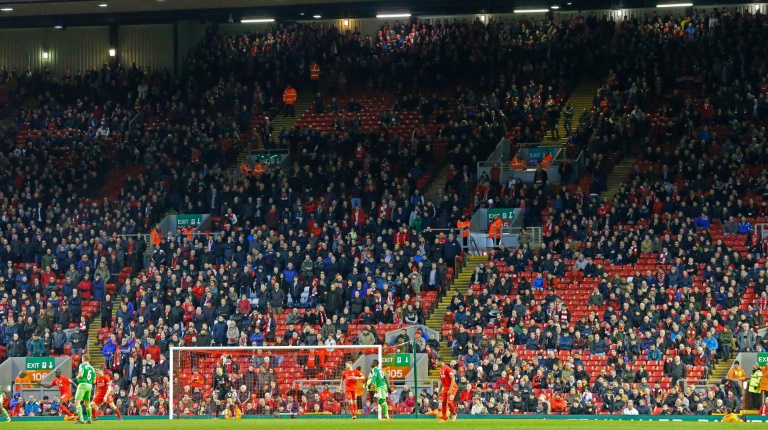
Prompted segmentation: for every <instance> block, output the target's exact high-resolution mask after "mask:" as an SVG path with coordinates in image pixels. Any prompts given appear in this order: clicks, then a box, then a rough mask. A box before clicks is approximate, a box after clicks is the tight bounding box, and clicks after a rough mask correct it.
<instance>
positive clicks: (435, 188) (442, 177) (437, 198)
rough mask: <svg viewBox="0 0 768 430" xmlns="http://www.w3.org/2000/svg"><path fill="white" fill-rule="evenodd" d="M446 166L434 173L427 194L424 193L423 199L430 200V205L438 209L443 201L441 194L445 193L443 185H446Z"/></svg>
mask: <svg viewBox="0 0 768 430" xmlns="http://www.w3.org/2000/svg"><path fill="white" fill-rule="evenodd" d="M447 174H448V165H444V166H443V167H441V168H440V169H438V170H437V172H435V175H434V176H433V179H432V183H431V184H430V186H429V188H428V189H427V192H426V193H424V198H426V199H427V200H431V201H432V204H433V205H435V206H437V207H439V206H440V203H441V202H442V201H443V193H444V192H445V184H446V183H448V179H447Z"/></svg>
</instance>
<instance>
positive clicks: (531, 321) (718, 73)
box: [443, 10, 768, 415]
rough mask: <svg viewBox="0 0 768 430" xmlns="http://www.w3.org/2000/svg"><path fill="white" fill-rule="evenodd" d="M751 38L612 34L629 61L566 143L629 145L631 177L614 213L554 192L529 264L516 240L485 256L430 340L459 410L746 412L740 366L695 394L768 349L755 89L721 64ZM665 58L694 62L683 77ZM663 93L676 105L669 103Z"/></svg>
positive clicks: (594, 151)
mask: <svg viewBox="0 0 768 430" xmlns="http://www.w3.org/2000/svg"><path fill="white" fill-rule="evenodd" d="M764 21H765V17H764V16H763V15H760V14H755V15H752V14H745V15H741V14H731V13H729V12H728V11H726V10H722V11H720V10H712V11H710V12H709V13H706V12H703V11H699V12H697V13H695V14H694V16H691V17H686V18H684V19H683V18H682V17H681V18H677V19H669V17H666V18H664V19H663V20H662V19H659V17H653V18H649V17H646V18H645V19H631V18H628V19H625V20H624V21H623V22H622V23H621V24H620V28H621V30H620V33H619V34H618V35H617V38H616V40H614V43H616V45H617V46H620V47H621V49H622V53H623V54H626V60H625V61H619V62H616V64H617V68H616V69H614V70H612V71H611V72H609V76H608V79H607V80H606V82H605V84H604V85H603V86H602V88H601V89H600V92H599V93H598V94H597V96H596V98H595V103H594V104H595V107H596V109H595V111H594V112H592V113H586V114H585V115H583V116H582V118H581V119H580V121H579V122H580V127H579V131H578V132H577V136H586V137H588V139H587V142H586V149H587V151H588V153H590V154H591V155H592V156H593V157H594V156H597V157H599V156H600V155H601V154H602V153H603V152H605V151H615V152H618V151H622V150H626V148H627V146H628V145H632V144H634V145H635V146H636V148H637V150H639V151H640V152H641V155H640V157H639V161H638V163H637V164H636V166H635V168H634V171H633V172H632V173H631V175H630V176H629V177H628V178H627V182H626V184H625V185H624V186H623V187H622V188H621V189H620V191H619V193H618V194H617V196H616V198H615V199H614V200H613V201H611V200H610V199H603V200H602V201H597V200H595V199H590V198H589V197H588V196H586V195H585V192H584V191H585V190H583V189H576V190H574V189H573V187H574V186H573V185H571V186H565V187H563V188H562V189H561V191H560V192H555V194H554V195H552V196H550V201H551V206H550V207H549V208H550V211H548V212H546V213H545V214H544V215H543V216H542V218H543V219H544V227H543V236H544V244H542V245H541V247H540V248H539V249H533V248H530V247H529V243H530V241H529V239H530V237H529V236H523V237H524V238H525V239H524V241H523V242H521V245H522V249H519V250H508V249H506V247H500V248H499V249H496V250H494V251H492V252H491V254H490V256H489V262H488V263H487V265H486V266H485V267H483V268H478V270H477V272H476V273H475V274H473V281H472V282H473V286H472V291H471V292H469V293H467V295H466V296H464V295H461V294H457V295H454V297H453V299H452V301H451V304H450V305H449V311H450V312H449V314H448V315H447V316H446V320H445V321H444V323H445V324H444V326H443V327H444V330H443V332H444V334H448V335H450V337H451V338H452V341H451V342H452V343H451V345H452V347H453V349H454V351H455V352H456V353H457V354H459V356H460V359H459V361H458V363H457V364H456V365H457V366H458V368H459V369H460V371H459V373H460V374H462V375H463V376H462V377H461V381H462V383H461V384H460V393H459V398H460V400H461V402H460V403H459V404H458V407H463V408H465V410H469V411H470V413H486V411H487V413H494V412H493V410H494V409H498V410H499V411H500V412H497V413H508V412H510V409H511V410H512V411H515V412H527V413H578V414H582V413H586V414H595V413H597V414H601V413H602V414H605V413H608V414H611V413H612V414H637V413H639V414H648V413H653V414H664V415H690V414H698V415H707V414H712V413H725V412H726V408H729V409H731V410H732V411H740V410H741V409H742V408H744V397H743V395H744V394H745V391H746V390H744V388H743V387H742V383H743V382H744V377H743V375H744V371H743V370H741V369H740V368H738V362H737V363H736V364H737V365H736V366H735V367H734V369H732V372H729V374H728V378H727V379H726V380H724V381H723V383H722V384H718V385H716V386H712V387H711V390H707V391H706V392H699V391H696V390H695V389H694V387H693V385H704V384H706V382H705V381H706V379H707V377H708V375H709V372H710V370H711V368H712V366H713V365H714V364H715V363H716V362H717V361H718V360H730V359H731V357H732V354H733V353H735V352H756V351H758V352H760V351H765V347H766V346H767V345H768V336H760V335H759V334H758V330H760V329H762V328H764V327H765V326H766V322H765V321H766V319H765V318H766V316H768V295H767V294H766V281H765V270H766V266H765V264H766V260H765V258H764V253H765V251H764V249H765V248H764V246H765V245H764V243H765V242H764V241H763V240H762V239H761V236H760V233H759V232H757V231H755V225H756V224H760V223H764V222H765V219H766V218H764V210H763V208H764V205H765V204H764V203H762V190H763V188H764V186H763V182H764V181H765V173H764V166H763V165H762V158H761V153H762V147H761V146H760V145H761V144H762V140H763V139H764V137H763V127H764V125H763V124H762V121H764V118H765V115H764V114H765V112H764V108H763V104H764V101H765V95H764V94H762V87H761V85H763V86H765V85H764V83H765V76H764V73H763V70H762V62H761V61H760V60H759V58H760V53H761V52H760V49H755V50H754V51H753V50H752V49H751V48H749V49H745V50H743V51H739V54H738V56H737V57H738V61H741V64H740V65H737V66H734V65H733V58H731V57H730V54H729V53H728V51H727V50H723V44H724V43H726V41H730V42H735V41H738V43H739V44H743V45H745V46H750V47H752V46H763V45H762V44H761V43H762V39H764V37H765V36H764V35H763V34H762V33H760V32H750V31H749V28H750V27H752V26H755V27H759V26H762V25H763V23H764ZM657 24H658V25H657ZM694 52H696V53H697V54H696V55H692V53H694ZM672 58H676V59H678V58H690V59H691V60H692V61H691V62H682V63H677V64H678V66H679V65H682V64H686V67H685V68H681V67H677V66H675V65H674V63H675V61H671V60H670V59H672ZM662 65H664V66H665V67H661V66H662ZM666 88H674V91H672V92H671V95H670V96H663V95H664V94H665V93H664V90H665V89H666ZM758 92H760V93H758ZM648 101H656V102H657V103H656V104H655V105H648V103H647V102H648ZM646 112H648V114H646ZM612 115H616V116H619V118H618V121H614V120H612V118H611V116H612ZM622 116H623V117H624V119H622V118H621V117H622ZM607 123H610V124H611V126H612V127H618V129H616V130H611V129H610V128H609V129H607V130H606V125H607ZM622 126H623V130H622ZM601 131H602V133H601ZM615 131H618V132H619V133H617V135H612V133H614V132H615ZM617 138H618V139H617ZM592 159H593V160H594V159H595V158H592ZM595 180H597V177H595ZM520 187H523V186H520ZM521 194H522V195H523V196H526V195H527V194H524V193H521ZM493 197H497V198H498V197H501V196H495V195H494V196H493ZM502 198H503V197H502ZM497 201H498V200H497ZM514 206H518V207H519V206H521V205H514ZM532 212H533V213H534V214H538V213H540V212H541V211H540V210H538V209H536V210H534V211H532ZM527 220H528V218H527ZM473 328H475V330H472V329H473ZM500 346H501V347H500ZM505 346H507V347H505ZM734 370H735V371H734ZM739 372H740V373H741V375H742V376H741V377H739V376H738V375H739ZM681 381H690V382H688V383H681ZM462 385H463V387H465V388H464V389H463V390H462V388H461V387H462ZM763 386H764V385H763ZM510 387H512V389H511V390H510ZM500 390H501V391H500ZM756 390H757V392H758V393H759V392H760V391H761V388H759V387H758V388H756ZM465 391H466V394H465ZM750 392H754V391H752V390H751V389H750ZM510 405H511V406H510ZM760 405H761V403H757V404H755V405H753V407H754V408H755V409H757V408H759V407H760ZM575 411H578V412H575Z"/></svg>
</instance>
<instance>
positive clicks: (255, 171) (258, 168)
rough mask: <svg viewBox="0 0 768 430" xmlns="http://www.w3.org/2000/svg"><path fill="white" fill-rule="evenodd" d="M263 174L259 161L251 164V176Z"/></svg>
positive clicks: (262, 167)
mask: <svg viewBox="0 0 768 430" xmlns="http://www.w3.org/2000/svg"><path fill="white" fill-rule="evenodd" d="M263 174H264V165H263V164H261V163H259V164H257V165H255V166H253V176H261V175H263Z"/></svg>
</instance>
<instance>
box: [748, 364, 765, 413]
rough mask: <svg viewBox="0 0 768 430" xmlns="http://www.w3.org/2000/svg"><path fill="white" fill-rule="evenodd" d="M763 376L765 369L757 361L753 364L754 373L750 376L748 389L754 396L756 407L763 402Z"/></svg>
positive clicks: (754, 405)
mask: <svg viewBox="0 0 768 430" xmlns="http://www.w3.org/2000/svg"><path fill="white" fill-rule="evenodd" d="M762 377H763V371H762V370H761V369H760V365H759V364H757V363H755V364H753V365H752V375H751V376H750V377H749V386H748V387H747V391H749V393H750V394H751V396H750V397H752V407H753V408H754V407H756V406H758V405H760V403H762V395H761V394H760V380H761V379H762Z"/></svg>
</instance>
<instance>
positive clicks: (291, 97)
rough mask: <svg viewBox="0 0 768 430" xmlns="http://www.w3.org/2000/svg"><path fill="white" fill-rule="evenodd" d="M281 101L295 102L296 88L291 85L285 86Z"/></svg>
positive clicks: (288, 103) (289, 103)
mask: <svg viewBox="0 0 768 430" xmlns="http://www.w3.org/2000/svg"><path fill="white" fill-rule="evenodd" d="M283 103H285V104H287V105H292V104H294V103H296V90H294V89H293V88H291V87H288V88H286V89H285V91H283Z"/></svg>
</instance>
